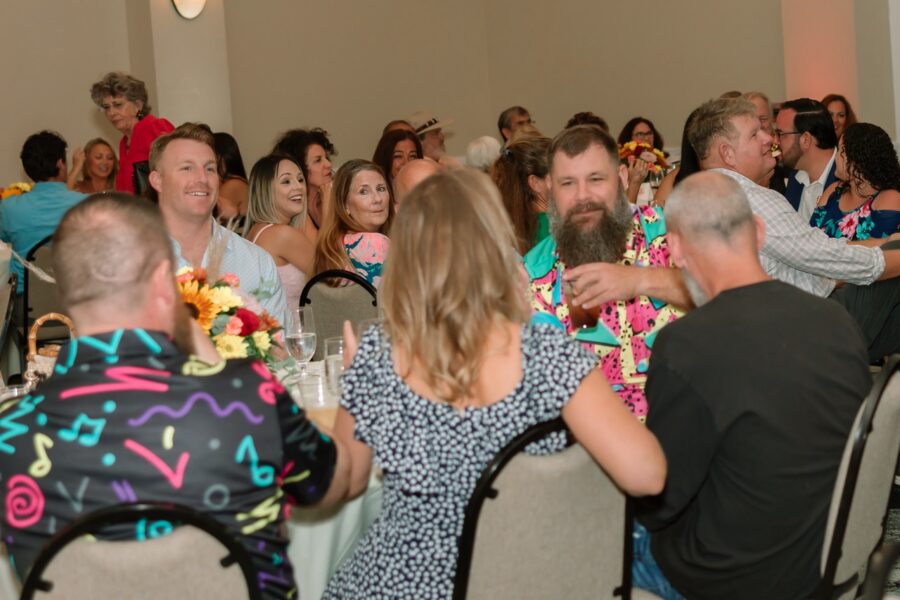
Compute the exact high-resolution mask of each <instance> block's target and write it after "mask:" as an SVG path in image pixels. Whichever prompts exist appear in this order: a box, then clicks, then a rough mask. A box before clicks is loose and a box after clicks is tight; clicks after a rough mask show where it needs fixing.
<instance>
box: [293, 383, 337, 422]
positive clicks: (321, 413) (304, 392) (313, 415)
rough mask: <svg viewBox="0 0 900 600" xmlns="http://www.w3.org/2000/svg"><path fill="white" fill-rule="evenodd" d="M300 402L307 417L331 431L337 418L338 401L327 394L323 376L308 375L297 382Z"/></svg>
mask: <svg viewBox="0 0 900 600" xmlns="http://www.w3.org/2000/svg"><path fill="white" fill-rule="evenodd" d="M297 387H298V389H299V390H300V401H301V402H302V404H303V410H305V411H306V416H307V417H308V418H309V419H310V420H311V421H313V422H314V423H315V424H316V425H317V426H319V427H325V428H327V429H331V428H332V427H334V421H335V419H336V418H337V409H338V405H337V401H335V400H333V399H330V398H329V397H328V394H326V393H325V383H324V382H323V380H322V377H321V375H315V374H312V373H310V374H308V375H307V376H306V377H303V378H301V379H299V380H298V381H297Z"/></svg>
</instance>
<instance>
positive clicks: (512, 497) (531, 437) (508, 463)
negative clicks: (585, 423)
mask: <svg viewBox="0 0 900 600" xmlns="http://www.w3.org/2000/svg"><path fill="white" fill-rule="evenodd" d="M558 431H566V426H565V424H564V423H563V421H562V420H561V419H555V420H553V421H548V422H546V423H541V424H539V425H536V426H535V427H532V428H531V429H529V430H528V431H526V432H525V433H523V434H522V435H520V436H519V437H517V438H515V439H514V440H513V441H511V442H510V443H509V444H508V445H507V446H506V447H505V448H503V450H501V451H500V452H499V453H498V454H497V456H496V457H495V458H494V460H493V461H491V463H490V464H489V465H488V466H487V467H486V468H485V469H484V471H483V472H482V475H481V477H480V478H479V480H478V482H477V484H476V485H475V490H474V492H473V493H472V496H471V498H470V500H469V504H468V506H467V508H466V515H465V521H464V523H463V531H462V536H461V538H460V543H459V559H458V561H457V567H456V578H455V581H454V589H453V600H482V599H488V598H491V599H493V598H516V599H518V600H530V599H539V598H540V599H545V598H566V599H568V600H580V599H587V598H590V599H599V598H612V597H613V596H624V597H628V593H629V592H630V589H631V561H630V560H626V557H630V556H631V541H632V536H631V519H630V518H628V515H627V514H626V502H625V496H624V494H623V493H622V492H621V491H620V490H619V489H618V488H617V487H616V486H615V484H614V483H613V482H612V481H611V480H610V479H609V478H608V477H607V476H606V474H605V473H604V472H603V471H602V470H601V469H600V467H599V466H597V463H596V462H594V459H593V458H591V456H590V455H589V454H588V453H587V452H586V451H585V450H584V448H582V447H581V446H580V445H578V444H575V445H572V446H569V447H568V448H566V449H565V450H564V451H562V452H560V453H557V454H551V455H541V456H537V455H530V454H526V453H523V452H522V450H523V449H524V448H525V447H526V446H527V445H528V444H530V443H532V442H534V441H536V440H539V439H541V438H544V437H546V436H547V435H549V434H550V433H553V432H558Z"/></svg>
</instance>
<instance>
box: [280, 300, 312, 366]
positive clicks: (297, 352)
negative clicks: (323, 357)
mask: <svg viewBox="0 0 900 600" xmlns="http://www.w3.org/2000/svg"><path fill="white" fill-rule="evenodd" d="M284 341H285V344H286V345H287V350H288V353H289V354H290V355H291V358H293V359H294V362H295V363H296V365H297V376H298V377H300V378H303V377H307V376H308V375H309V373H308V372H307V369H306V367H307V365H308V364H309V361H310V360H311V359H312V357H313V355H314V354H315V353H316V323H315V320H314V319H313V312H312V307H311V306H301V307H300V308H295V309H294V310H293V311H292V312H291V314H290V315H289V318H288V322H287V326H286V327H285V328H284Z"/></svg>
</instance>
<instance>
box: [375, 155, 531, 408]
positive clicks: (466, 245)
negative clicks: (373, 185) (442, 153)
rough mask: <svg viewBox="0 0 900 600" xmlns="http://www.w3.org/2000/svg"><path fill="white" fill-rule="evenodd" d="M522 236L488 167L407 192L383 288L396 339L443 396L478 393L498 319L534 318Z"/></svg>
mask: <svg viewBox="0 0 900 600" xmlns="http://www.w3.org/2000/svg"><path fill="white" fill-rule="evenodd" d="M520 268H521V264H520V259H519V256H518V254H517V252H516V237H515V234H514V233H513V229H512V225H511V224H510V222H509V218H508V217H507V215H506V211H505V210H504V208H503V203H502V201H501V200H500V194H499V192H498V191H497V188H496V187H495V186H494V185H493V183H491V180H490V178H488V176H487V175H485V174H484V173H481V172H480V171H475V170H472V169H462V170H454V171H447V172H442V173H438V174H436V175H432V176H431V177H429V178H428V179H426V180H425V181H423V182H422V183H420V184H419V185H417V186H416V187H415V188H414V189H413V190H412V191H411V192H410V193H409V195H408V196H407V197H406V198H405V199H404V202H403V210H402V211H400V212H399V213H397V219H396V222H395V224H394V226H393V228H392V229H391V246H390V249H389V250H388V256H387V259H386V260H385V268H384V278H383V279H382V282H381V287H380V289H379V296H380V297H381V300H380V302H379V305H381V306H382V307H383V309H384V321H385V330H386V332H387V334H388V336H389V337H390V339H391V343H392V344H393V346H394V347H395V348H397V349H399V350H400V351H401V352H402V353H403V354H404V355H405V356H406V357H408V359H409V364H410V365H412V364H413V363H414V362H415V363H417V364H420V365H421V366H422V368H423V373H424V378H425V380H426V382H427V383H428V385H429V386H430V387H431V389H433V390H434V393H435V395H436V396H437V397H438V398H439V399H441V400H443V401H445V402H454V401H458V400H461V399H463V398H466V397H467V396H470V395H471V392H472V387H473V386H474V385H475V382H476V381H477V380H478V376H479V371H480V368H481V363H482V362H483V359H484V350H485V344H486V342H487V337H488V334H489V332H490V329H491V328H490V325H491V324H492V323H493V322H496V321H503V320H507V321H512V322H514V323H525V322H526V321H527V319H528V306H527V302H526V299H525V295H524V291H523V289H522V287H521V285H520V282H519V275H518V273H519V269H520Z"/></svg>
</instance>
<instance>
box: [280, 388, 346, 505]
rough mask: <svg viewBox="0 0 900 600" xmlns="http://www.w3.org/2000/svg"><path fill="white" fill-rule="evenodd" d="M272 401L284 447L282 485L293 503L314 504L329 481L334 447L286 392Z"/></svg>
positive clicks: (334, 457)
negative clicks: (274, 405)
mask: <svg viewBox="0 0 900 600" xmlns="http://www.w3.org/2000/svg"><path fill="white" fill-rule="evenodd" d="M275 402H276V405H277V408H278V421H279V424H280V426H281V439H282V446H283V449H284V471H283V473H282V477H283V479H282V483H281V487H282V489H283V490H284V492H285V493H286V494H287V495H288V497H289V498H291V499H292V500H293V501H294V502H295V503H296V504H300V505H310V504H315V503H316V502H318V501H319V500H320V499H321V498H322V496H324V495H325V492H326V491H327V490H328V485H329V484H330V483H331V478H332V476H333V475H334V465H335V462H336V460H337V450H336V448H335V446H334V443H333V442H332V441H331V438H329V437H328V436H326V435H325V434H324V433H322V432H320V431H319V430H318V429H316V427H315V425H313V424H312V423H311V422H310V421H309V420H308V419H307V418H306V413H305V412H304V410H303V409H302V408H300V407H299V406H297V404H296V403H295V402H294V401H293V399H292V398H291V397H290V396H289V395H288V394H287V392H282V393H280V394H278V395H277V396H276V400H275Z"/></svg>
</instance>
